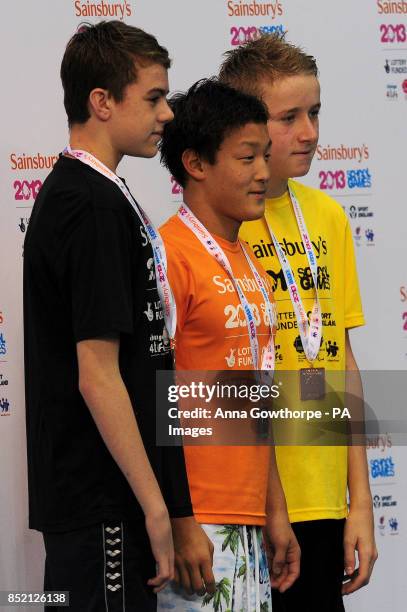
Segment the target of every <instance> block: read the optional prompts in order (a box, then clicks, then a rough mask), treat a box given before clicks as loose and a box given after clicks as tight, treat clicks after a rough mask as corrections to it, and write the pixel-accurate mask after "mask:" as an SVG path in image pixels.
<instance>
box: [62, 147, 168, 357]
mask: <svg viewBox="0 0 407 612" xmlns="http://www.w3.org/2000/svg"><path fill="white" fill-rule="evenodd" d="M63 153H64V154H65V153H69V155H72V156H73V157H75V158H76V159H78V160H79V161H81V162H82V163H84V164H87V165H88V166H90V167H91V168H93V169H94V170H96V171H97V172H99V174H102V175H103V176H105V177H106V178H108V179H109V180H111V181H112V182H113V183H115V184H116V185H117V186H118V187H119V189H120V191H121V192H122V193H123V195H124V196H125V197H126V198H127V200H128V201H129V203H130V204H131V206H132V207H133V209H134V210H135V212H136V213H137V216H138V217H139V219H140V221H141V223H142V224H143V227H144V229H145V231H146V232H147V235H148V236H149V238H150V243H151V246H152V249H153V254H154V266H155V275H156V279H157V290H158V295H159V297H160V300H161V304H162V307H163V310H164V320H165V326H166V328H167V331H168V335H169V337H170V341H171V346H172V348H173V347H174V339H175V331H176V327H177V309H176V303H175V299H174V295H173V293H172V290H171V286H170V283H169V280H168V276H167V256H166V253H165V246H164V243H163V241H162V238H161V236H160V234H159V233H158V231H157V230H156V229H155V227H154V225H153V224H152V222H151V221H150V219H149V217H148V215H147V214H146V213H145V212H144V210H143V209H142V208H141V206H140V205H139V204H138V203H137V202H136V200H135V199H134V197H133V196H132V194H131V193H130V191H129V190H128V189H127V187H126V185H125V184H124V182H123V181H122V180H121V179H120V178H119V177H118V176H117V174H115V173H114V172H113V171H112V170H110V168H108V167H107V166H105V165H104V164H103V163H102V162H101V161H99V160H98V159H96V157H94V156H93V155H91V154H90V153H88V152H87V151H81V150H79V149H71V147H70V145H68V146H67V147H66V148H65V149H64V151H63Z"/></svg>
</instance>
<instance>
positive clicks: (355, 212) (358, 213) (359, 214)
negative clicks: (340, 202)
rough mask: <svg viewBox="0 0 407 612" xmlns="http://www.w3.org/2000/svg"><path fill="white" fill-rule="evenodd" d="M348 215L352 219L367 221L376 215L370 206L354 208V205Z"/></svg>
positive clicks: (350, 207)
mask: <svg viewBox="0 0 407 612" xmlns="http://www.w3.org/2000/svg"><path fill="white" fill-rule="evenodd" d="M345 210H346V207H345ZM348 214H349V217H350V218H351V219H367V218H371V217H373V216H374V213H373V212H372V211H370V210H369V206H354V205H353V204H352V205H351V206H349V212H348Z"/></svg>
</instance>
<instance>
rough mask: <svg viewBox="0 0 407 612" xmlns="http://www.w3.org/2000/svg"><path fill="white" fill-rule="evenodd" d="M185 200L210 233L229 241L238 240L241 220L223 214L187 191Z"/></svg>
mask: <svg viewBox="0 0 407 612" xmlns="http://www.w3.org/2000/svg"><path fill="white" fill-rule="evenodd" d="M184 202H185V204H186V205H187V206H188V207H189V208H190V209H191V211H192V212H193V213H194V215H195V217H196V218H197V219H198V220H199V221H200V222H201V223H202V225H204V227H205V228H206V229H207V230H208V232H209V233H210V234H215V235H216V236H219V237H220V238H223V239H224V240H227V241H228V242H236V240H237V239H238V235H239V229H240V226H241V225H242V222H241V221H237V220H236V219H232V218H231V217H227V216H225V215H223V214H222V213H220V212H218V211H217V210H215V209H213V208H211V206H209V205H208V204H206V202H203V201H202V200H200V199H198V198H195V197H192V198H191V197H188V194H186V193H185V191H184Z"/></svg>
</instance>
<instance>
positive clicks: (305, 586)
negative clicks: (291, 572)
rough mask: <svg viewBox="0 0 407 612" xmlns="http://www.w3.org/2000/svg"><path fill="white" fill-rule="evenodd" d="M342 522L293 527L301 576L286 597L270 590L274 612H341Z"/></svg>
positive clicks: (333, 520)
mask: <svg viewBox="0 0 407 612" xmlns="http://www.w3.org/2000/svg"><path fill="white" fill-rule="evenodd" d="M344 526H345V519H342V520H335V519H325V520H319V521H304V522H299V523H293V524H292V528H293V530H294V533H295V535H296V537H297V540H298V543H299V545H300V547H301V573H300V577H299V578H298V580H297V581H296V582H295V583H294V584H293V586H292V587H291V588H290V589H288V590H287V591H286V592H285V593H283V594H281V593H279V592H278V591H277V590H275V589H273V590H272V603H273V612H299V610H301V612H344V611H345V608H344V605H343V598H342V593H341V591H342V578H343V575H344V551H343V531H344Z"/></svg>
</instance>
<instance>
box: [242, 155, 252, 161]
mask: <svg viewBox="0 0 407 612" xmlns="http://www.w3.org/2000/svg"><path fill="white" fill-rule="evenodd" d="M241 159H244V160H247V161H253V159H254V155H245V156H244V157H241Z"/></svg>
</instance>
